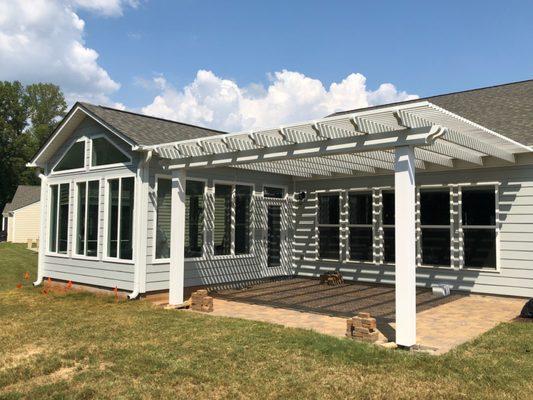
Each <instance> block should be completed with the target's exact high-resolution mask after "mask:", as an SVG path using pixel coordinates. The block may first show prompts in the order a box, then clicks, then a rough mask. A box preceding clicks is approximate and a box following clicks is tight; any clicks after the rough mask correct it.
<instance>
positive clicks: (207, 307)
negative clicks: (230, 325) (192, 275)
mask: <svg viewBox="0 0 533 400" xmlns="http://www.w3.org/2000/svg"><path fill="white" fill-rule="evenodd" d="M191 309H193V310H194V311H203V312H211V311H213V298H212V297H211V296H208V295H207V290H205V289H200V290H197V291H196V292H194V293H193V294H192V295H191Z"/></svg>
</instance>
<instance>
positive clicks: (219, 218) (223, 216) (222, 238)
mask: <svg viewBox="0 0 533 400" xmlns="http://www.w3.org/2000/svg"><path fill="white" fill-rule="evenodd" d="M231 192H232V186H231V185H221V184H216V185H215V232H214V245H215V255H228V254H231Z"/></svg>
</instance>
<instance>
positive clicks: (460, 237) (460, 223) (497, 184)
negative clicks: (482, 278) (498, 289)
mask: <svg viewBox="0 0 533 400" xmlns="http://www.w3.org/2000/svg"><path fill="white" fill-rule="evenodd" d="M457 187H458V191H459V200H458V211H457V213H458V215H457V218H458V221H457V226H458V232H457V237H458V240H459V249H460V250H459V268H458V269H459V270H464V271H479V272H483V273H496V274H500V273H501V261H500V205H499V198H500V182H478V183H462V184H459V185H457ZM464 187H467V188H480V189H481V188H483V187H493V188H494V214H495V215H494V225H491V226H490V227H489V225H470V226H468V227H467V228H466V229H487V230H492V229H494V233H495V238H494V242H495V246H496V249H495V252H496V255H495V257H496V266H495V267H494V268H493V267H479V268H476V267H468V266H465V257H464V255H465V253H464V251H465V249H464V229H465V225H463V188H464Z"/></svg>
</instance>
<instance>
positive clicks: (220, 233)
mask: <svg viewBox="0 0 533 400" xmlns="http://www.w3.org/2000/svg"><path fill="white" fill-rule="evenodd" d="M251 199H252V187H251V186H246V185H235V186H233V185H225V184H215V231H214V246H215V255H229V254H237V255H238V254H249V253H250V214H251ZM232 219H234V221H235V224H234V226H233V227H232V224H231V221H232ZM232 244H233V246H232ZM232 247H233V250H232Z"/></svg>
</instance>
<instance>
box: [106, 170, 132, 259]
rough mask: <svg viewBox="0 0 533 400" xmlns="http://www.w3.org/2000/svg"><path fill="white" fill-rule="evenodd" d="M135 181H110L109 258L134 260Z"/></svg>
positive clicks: (118, 179) (122, 179) (126, 179)
mask: <svg viewBox="0 0 533 400" xmlns="http://www.w3.org/2000/svg"><path fill="white" fill-rule="evenodd" d="M134 183H135V179H134V178H133V177H131V178H116V179H109V180H108V181H107V185H108V189H107V190H108V216H107V256H108V257H110V258H117V259H123V260H131V259H132V258H133V202H134V193H135V191H134Z"/></svg>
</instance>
